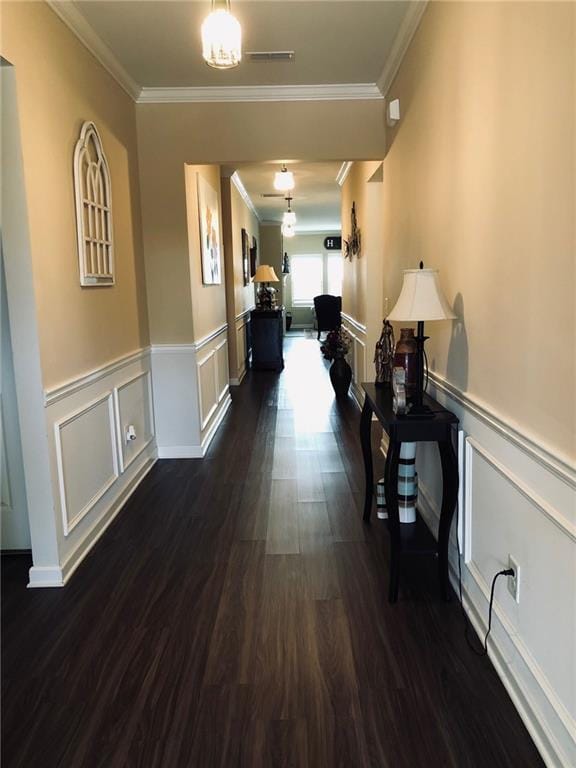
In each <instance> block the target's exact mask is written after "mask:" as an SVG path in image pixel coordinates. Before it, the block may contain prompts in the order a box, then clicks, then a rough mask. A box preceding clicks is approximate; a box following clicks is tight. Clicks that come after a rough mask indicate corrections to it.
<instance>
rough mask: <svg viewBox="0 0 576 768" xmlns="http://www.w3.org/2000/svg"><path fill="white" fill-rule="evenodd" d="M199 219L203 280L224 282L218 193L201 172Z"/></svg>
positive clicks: (205, 281)
mask: <svg viewBox="0 0 576 768" xmlns="http://www.w3.org/2000/svg"><path fill="white" fill-rule="evenodd" d="M198 219H199V223H200V249H201V259H202V282H203V283H204V285H218V284H220V283H221V282H222V276H221V275H222V273H221V266H220V257H221V251H222V247H221V243H220V216H219V211H218V194H217V192H216V190H215V189H214V188H213V187H211V186H210V184H208V182H207V181H206V179H204V178H203V177H202V176H201V175H200V174H198Z"/></svg>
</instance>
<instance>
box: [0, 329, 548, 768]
mask: <svg viewBox="0 0 576 768" xmlns="http://www.w3.org/2000/svg"><path fill="white" fill-rule="evenodd" d="M358 423H359V412H358V410H357V408H356V407H355V406H354V404H353V403H352V401H351V400H350V401H349V402H348V403H346V404H344V405H339V404H336V403H335V401H334V398H333V394H332V390H331V387H330V383H329V381H328V377H327V372H326V367H325V364H324V363H323V361H322V360H321V357H320V352H319V349H318V344H317V342H316V341H314V340H309V339H305V338H297V339H293V340H290V341H288V342H287V354H286V369H285V371H284V372H283V373H282V374H281V375H278V374H274V373H265V372H258V373H252V374H249V375H248V376H247V378H246V380H245V381H244V383H243V384H242V386H241V387H239V388H236V389H235V390H234V392H233V406H232V408H231V410H230V411H229V414H228V415H227V417H226V419H225V421H224V423H223V425H222V427H221V429H220V431H219V433H218V435H217V437H216V438H215V440H214V442H213V443H212V446H211V448H210V452H209V455H208V456H207V458H206V459H204V460H203V461H160V462H158V463H157V464H156V466H155V467H154V468H153V470H152V471H151V472H150V474H149V475H148V476H147V477H146V479H145V480H144V482H143V483H142V484H141V486H140V487H139V488H138V489H137V491H136V492H135V494H134V495H133V497H132V498H131V500H130V501H129V502H128V504H127V505H126V507H125V508H124V510H123V511H122V512H121V514H120V515H119V517H118V518H117V520H116V521H115V522H114V524H113V525H112V526H111V527H110V528H109V529H108V531H107V532H106V534H105V535H104V536H103V538H102V539H101V540H100V542H99V543H98V545H97V546H96V548H95V549H94V550H93V551H92V553H91V554H90V555H89V557H88V558H87V559H86V561H85V562H84V563H83V564H82V566H81V567H80V568H79V570H78V571H77V573H76V574H75V575H74V577H73V578H72V580H71V582H70V584H69V585H68V586H67V587H65V588H64V589H60V590H58V589H53V590H27V589H26V577H27V573H26V571H27V567H28V566H29V562H28V561H27V559H26V558H23V557H13V558H6V559H5V560H4V561H3V583H2V592H3V595H2V598H3V599H2V619H3V622H2V661H3V665H2V672H3V701H2V704H3V706H2V725H3V732H2V753H3V761H2V765H3V766H4V768H15V767H16V766H22V768H36V766H38V767H39V768H53V767H54V768H55V767H56V766H62V767H65V768H90V767H91V766H102V767H103V768H104V767H106V768H120V767H121V766H122V767H123V766H143V767H144V768H152V767H153V766H154V767H155V766H162V768H187V767H188V766H190V767H194V768H204V767H206V768H213V767H214V768H216V767H217V766H222V767H224V766H226V767H227V768H228V767H233V766H245V767H248V768H249V767H253V768H260V766H262V768H270V767H276V766H298V767H301V766H309V767H310V768H324V767H326V768H336V767H337V766H342V767H343V768H344V767H345V768H356V766H357V767H358V768H360V767H365V766H366V767H367V766H370V767H372V768H387V767H388V766H390V768H392V767H394V768H403V767H405V768H420V767H421V766H422V767H426V768H428V767H432V768H435V767H436V766H454V767H457V768H466V767H468V766H470V767H472V766H474V767H477V768H487V767H488V766H490V767H491V768H496V767H499V766H513V767H514V768H520V767H521V768H529V767H530V766H540V765H542V762H541V760H540V758H539V756H538V753H537V751H536V749H535V747H534V745H533V744H532V742H531V740H530V737H529V736H528V733H527V732H526V730H525V728H524V726H523V724H522V722H521V720H520V718H519V716H518V714H517V713H516V711H515V709H514V707H513V705H512V702H511V701H510V699H509V698H508V696H507V694H506V692H505V690H504V688H503V687H502V685H501V684H500V682H499V679H498V677H497V675H496V673H495V671H494V670H493V668H492V666H491V664H490V662H489V661H488V660H487V659H486V658H478V657H476V656H475V655H473V654H472V653H471V652H470V650H469V649H468V647H467V645H466V643H465V641H464V637H463V622H462V618H461V614H460V610H459V607H458V603H457V601H456V600H453V601H452V603H450V604H444V603H442V602H440V599H439V596H438V584H437V579H436V571H435V564H434V563H433V562H428V561H427V560H425V559H420V560H418V561H415V562H414V564H413V567H410V569H409V571H407V572H406V573H405V574H404V575H403V579H402V584H401V592H400V600H399V602H398V604H396V605H389V603H388V602H387V578H388V577H387V557H388V554H387V553H388V542H387V536H386V534H385V530H384V527H383V526H384V524H383V523H382V522H380V521H377V520H374V521H373V523H372V526H371V527H366V526H364V525H363V524H362V521H361V507H362V478H363V470H362V463H361V461H362V460H361V453H360V444H359V440H358ZM374 431H375V430H374ZM377 476H379V475H377ZM374 517H375V516H374ZM410 565H411V566H412V564H410Z"/></svg>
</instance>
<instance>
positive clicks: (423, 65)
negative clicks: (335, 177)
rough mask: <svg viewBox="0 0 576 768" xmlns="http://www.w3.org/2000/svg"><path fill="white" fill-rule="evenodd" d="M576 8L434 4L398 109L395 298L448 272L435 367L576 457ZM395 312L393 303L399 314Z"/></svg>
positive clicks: (391, 156) (392, 182)
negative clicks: (417, 281)
mask: <svg viewBox="0 0 576 768" xmlns="http://www.w3.org/2000/svg"><path fill="white" fill-rule="evenodd" d="M575 8H576V7H575V6H574V5H573V4H572V3H431V4H430V5H429V6H428V9H427V11H426V13H425V15H424V18H423V21H422V23H421V26H420V29H419V31H418V33H417V34H416V37H415V38H414V40H413V42H412V45H411V46H410V49H409V51H408V54H407V56H406V58H405V59H404V62H403V64H402V66H401V68H400V71H399V74H398V77H397V78H396V81H395V82H394V84H393V87H392V89H391V91H390V94H389V95H390V98H399V99H400V104H401V112H402V115H403V116H402V119H401V120H400V123H399V124H398V126H397V127H396V128H395V129H393V130H392V131H390V132H389V149H388V152H387V156H386V161H385V166H384V188H385V204H384V209H383V210H384V251H385V260H386V261H385V273H384V274H385V278H384V291H385V295H387V296H390V298H391V301H395V300H396V298H397V296H398V293H399V289H400V285H401V270H402V268H406V267H416V266H417V264H418V261H419V260H420V259H423V260H424V262H425V265H426V266H430V267H437V268H439V269H440V279H441V283H442V286H443V288H444V290H445V293H446V296H447V297H448V299H449V301H450V302H451V303H452V304H454V307H455V310H456V312H457V314H458V317H459V322H456V323H454V324H452V323H434V324H430V325H429V326H428V327H427V330H428V333H429V334H430V335H431V337H432V338H431V339H430V341H429V342H428V345H429V346H428V350H429V358H430V361H431V364H432V367H433V368H434V369H435V370H436V371H438V372H439V373H440V374H442V375H444V376H446V377H447V378H448V379H449V380H450V382H452V383H453V384H454V385H455V386H456V387H458V388H459V389H460V390H463V391H467V392H469V393H471V394H472V395H473V396H475V397H477V398H478V399H479V400H482V401H484V402H485V403H487V404H488V405H489V406H490V408H492V409H494V410H495V411H497V412H499V413H500V414H501V415H502V416H503V417H504V418H506V419H508V420H509V421H511V422H516V423H517V424H519V425H520V426H521V427H522V429H524V430H526V431H529V432H531V433H533V434H534V435H535V436H536V437H538V438H540V440H541V441H542V442H543V443H546V444H550V446H551V447H552V448H553V449H554V450H556V451H557V452H561V453H564V454H569V455H572V456H574V454H575V452H576V451H575V445H574V392H575V391H576V384H575V380H574V357H575V349H576V341H575V336H574V334H575V316H574V288H575V278H574V254H575V250H576V249H575V236H574V221H575V215H574V214H575V195H574V184H575V158H574V145H575V142H574V136H575V135H576V130H575V121H574V111H575V95H574V94H575V91H574V85H575V84H574V72H575V66H574V65H575V62H574V51H575V38H574V14H575ZM391 306H392V304H391Z"/></svg>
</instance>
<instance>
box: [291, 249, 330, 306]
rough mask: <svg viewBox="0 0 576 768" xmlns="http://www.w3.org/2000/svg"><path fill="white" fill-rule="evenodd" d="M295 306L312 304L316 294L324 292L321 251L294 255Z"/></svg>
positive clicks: (293, 284) (292, 264)
mask: <svg viewBox="0 0 576 768" xmlns="http://www.w3.org/2000/svg"><path fill="white" fill-rule="evenodd" d="M291 262H292V263H291V265H290V272H291V275H292V304H293V306H296V307H297V306H312V305H313V304H314V296H319V295H320V294H321V293H324V286H323V283H324V280H323V277H324V275H323V265H322V255H321V254H320V253H307V254H297V255H294V256H292V259H291Z"/></svg>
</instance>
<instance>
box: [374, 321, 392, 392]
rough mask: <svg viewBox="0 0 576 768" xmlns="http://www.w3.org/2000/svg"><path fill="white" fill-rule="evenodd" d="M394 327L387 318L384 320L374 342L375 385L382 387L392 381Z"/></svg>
mask: <svg viewBox="0 0 576 768" xmlns="http://www.w3.org/2000/svg"><path fill="white" fill-rule="evenodd" d="M394 349H395V344H394V329H393V328H392V325H391V324H390V323H389V322H388V320H384V323H383V325H382V333H381V334H380V338H379V339H378V341H377V342H376V350H375V352H374V363H375V365H376V386H377V387H384V386H386V385H388V386H389V385H390V383H391V381H392V368H393V367H394Z"/></svg>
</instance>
